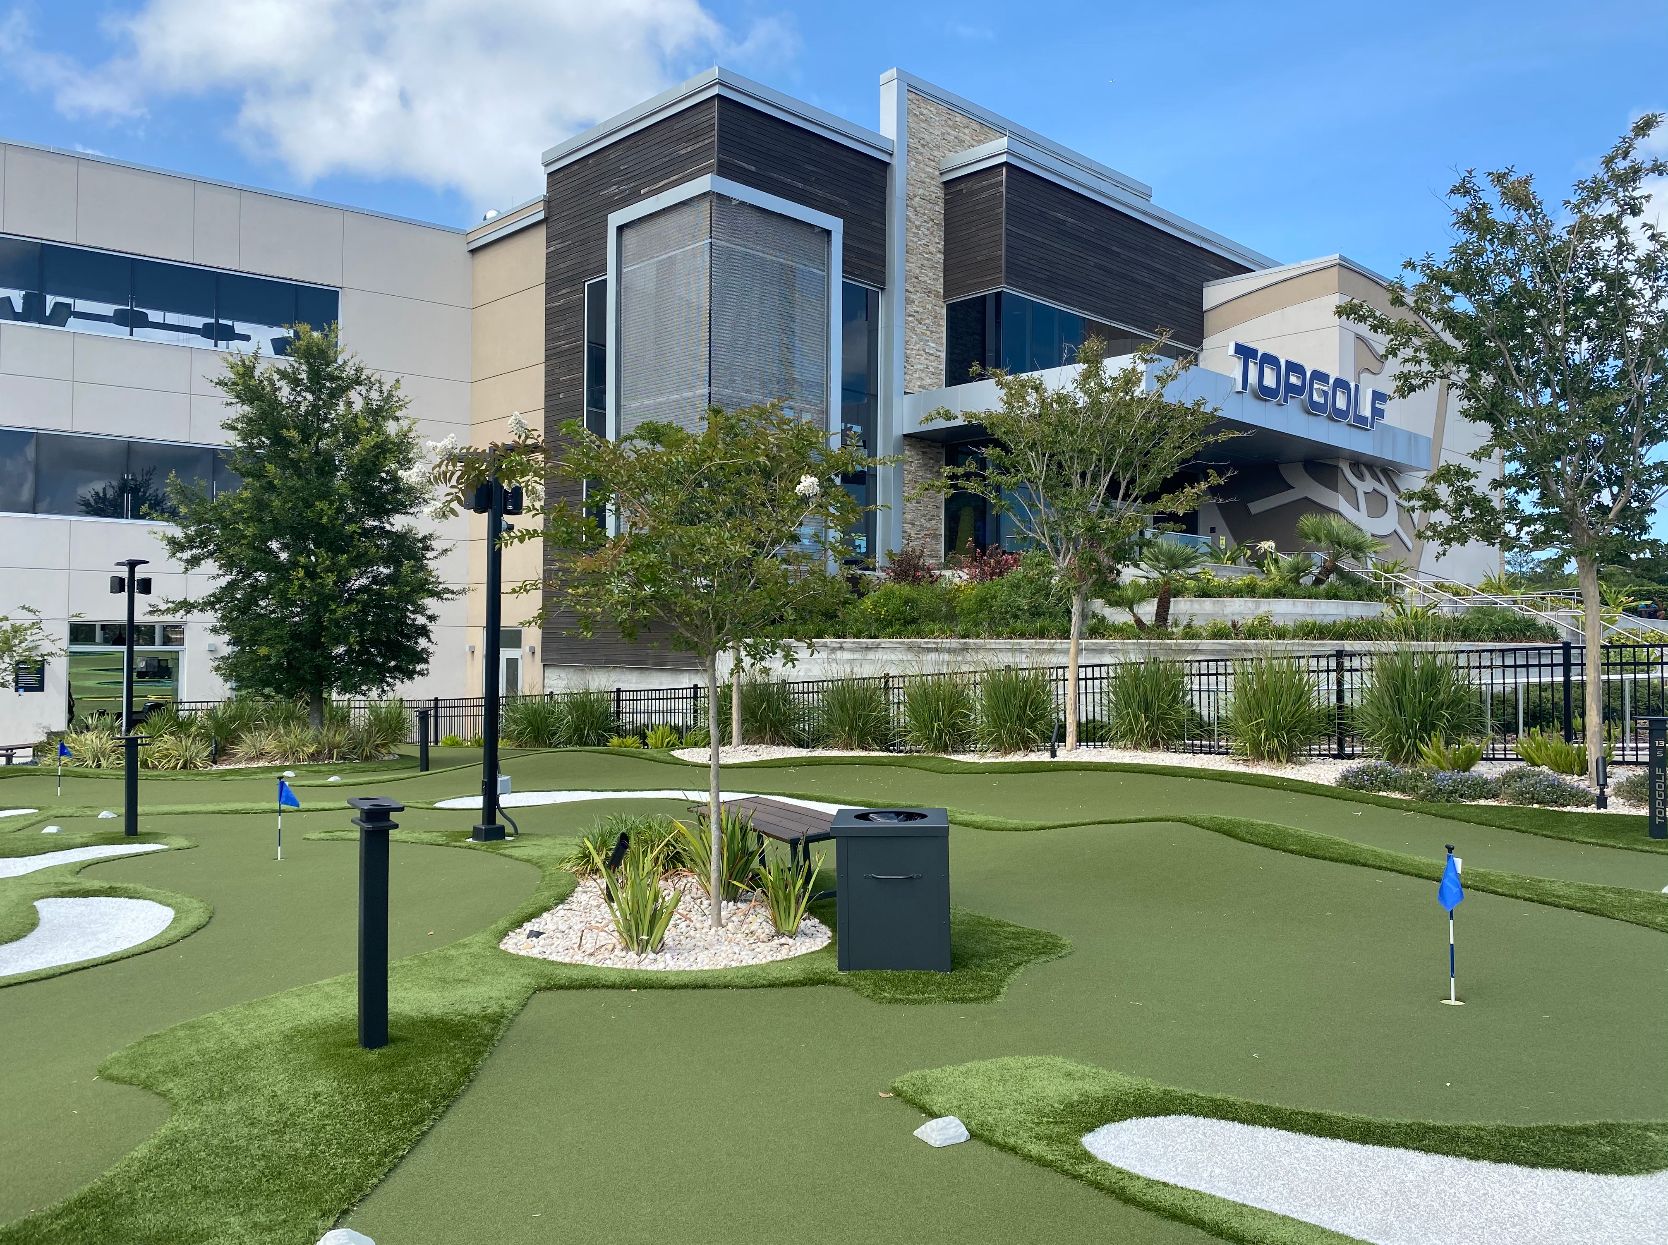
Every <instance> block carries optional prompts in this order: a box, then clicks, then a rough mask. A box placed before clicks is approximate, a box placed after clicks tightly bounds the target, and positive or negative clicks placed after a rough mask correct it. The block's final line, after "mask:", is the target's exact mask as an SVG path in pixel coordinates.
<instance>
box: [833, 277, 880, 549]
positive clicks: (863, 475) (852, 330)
mask: <svg viewBox="0 0 1668 1245" xmlns="http://www.w3.org/2000/svg"><path fill="white" fill-rule="evenodd" d="M841 330H842V331H841V341H840V433H841V436H842V437H843V438H844V440H845V443H846V444H848V445H856V446H859V447H861V448H862V449H863V450H864V451H865V452H868V453H873V452H874V450H875V445H876V435H875V407H876V404H877V402H878V400H879V391H880V294H879V293H878V292H877V291H875V290H871V289H869V288H868V287H867V286H863V285H858V284H856V283H855V282H852V281H847V282H844V283H843V286H842V290H841ZM840 483H841V484H842V485H843V486H844V487H845V489H846V491H847V492H849V493H850V494H851V495H852V497H853V498H854V499H855V500H856V501H857V503H858V504H859V505H861V506H867V505H869V504H870V503H871V502H873V500H874V497H873V487H874V482H873V480H872V479H871V478H870V476H869V473H868V472H863V471H859V472H854V473H852V474H851V475H848V476H846V477H845V478H844V479H842V480H841V481H840ZM851 539H852V547H853V552H854V553H855V554H856V556H857V558H858V559H859V560H860V561H864V562H868V561H872V560H873V557H874V543H875V516H874V514H873V513H872V512H871V513H869V514H865V515H864V516H863V521H862V523H861V525H860V526H859V527H858V528H857V529H855V530H854V531H853V532H852V533H851Z"/></svg>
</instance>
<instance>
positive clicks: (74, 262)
mask: <svg viewBox="0 0 1668 1245" xmlns="http://www.w3.org/2000/svg"><path fill="white" fill-rule="evenodd" d="M339 306H340V295H339V294H338V293H337V291H335V290H329V289H321V288H319V287H317V286H310V285H298V284H295V283H292V282H288V281H273V280H269V279H267V278H265V277H250V276H244V275H242V274H239V273H229V272H216V271H214V270H213V269H209V268H197V267H193V266H192V265H189V264H171V263H165V262H163V261H161V260H151V259H132V258H130V257H128V256H126V255H116V254H113V253H111V252H108V251H94V250H88V249H87V248H86V247H76V246H60V245H58V244H57V243H52V242H33V241H30V240H29V239H27V238H7V237H0V320H12V321H18V322H20V323H24V324H38V325H43V326H45V327H47V328H60V329H72V330H74V331H76V332H80V333H99V334H102V335H105V336H117V337H137V338H139V339H141V340H143V341H160V342H173V343H176V344H179V345H194V346H208V345H213V346H221V347H236V348H238V349H243V350H249V349H253V348H255V347H259V348H260V349H261V351H262V352H263V353H266V354H284V353H285V352H287V351H288V349H289V345H290V336H289V331H288V326H289V325H292V324H296V323H302V324H309V325H312V326H313V327H314V328H316V329H323V328H325V327H326V326H328V325H330V324H332V323H335V322H336V320H337V318H338V308H339Z"/></svg>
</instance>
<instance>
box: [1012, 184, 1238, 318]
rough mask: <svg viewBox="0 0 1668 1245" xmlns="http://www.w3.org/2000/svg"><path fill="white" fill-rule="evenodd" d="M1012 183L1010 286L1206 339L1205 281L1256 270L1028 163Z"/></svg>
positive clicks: (1077, 307) (1105, 314) (1083, 308)
mask: <svg viewBox="0 0 1668 1245" xmlns="http://www.w3.org/2000/svg"><path fill="white" fill-rule="evenodd" d="M1006 186H1007V194H1006V197H1005V207H1006V211H1005V213H1004V216H1005V220H1004V227H1005V248H1004V249H1005V264H1004V268H1005V271H1004V276H1005V278H1006V284H1007V287H1008V288H1009V289H1012V290H1018V291H1020V292H1021V293H1025V294H1031V295H1034V296H1035V297H1037V298H1042V299H1047V300H1048V301H1050V302H1055V303H1060V304H1062V305H1064V306H1067V307H1070V308H1072V309H1073V310H1076V311H1081V312H1084V313H1086V314H1088V315H1093V316H1103V317H1105V318H1106V319H1108V320H1114V321H1117V322H1119V323H1122V324H1128V325H1132V326H1134V327H1135V328H1138V329H1142V330H1145V331H1148V332H1152V331H1156V330H1158V329H1161V328H1165V329H1169V330H1170V331H1171V333H1172V334H1173V335H1174V336H1175V338H1176V339H1177V340H1178V341H1180V342H1183V343H1185V344H1187V345H1191V346H1197V345H1199V344H1200V343H1201V342H1202V341H1203V339H1204V335H1205V313H1204V286H1205V282H1207V281H1214V280H1217V279H1218V278H1220V277H1231V276H1234V275H1236V274H1238V273H1242V272H1249V271H1250V269H1248V268H1247V267H1246V266H1245V265H1244V264H1236V263H1235V262H1233V261H1232V260H1229V259H1224V258H1223V257H1222V256H1220V255H1217V254H1216V253H1215V252H1213V251H1207V250H1205V249H1204V248H1203V247H1199V246H1195V245H1193V243H1191V242H1187V241H1185V240H1183V239H1181V238H1178V237H1176V236H1175V235H1173V234H1169V233H1166V232H1164V231H1163V230H1162V229H1158V228H1155V227H1154V226H1152V225H1149V224H1148V223H1147V222H1145V221H1143V220H1139V219H1137V218H1136V217H1134V216H1130V215H1127V214H1125V213H1123V212H1120V211H1119V210H1118V209H1117V208H1114V207H1110V206H1108V205H1106V204H1103V203H1098V202H1096V201H1095V200H1093V199H1090V198H1087V197H1086V196H1084V195H1080V194H1077V193H1076V192H1074V191H1071V190H1067V189H1066V188H1065V187H1064V186H1059V185H1056V184H1055V183H1054V182H1051V181H1048V180H1047V179H1045V178H1042V177H1038V176H1037V175H1036V174H1034V173H1028V172H1026V171H1025V170H1023V169H1017V168H1013V167H1011V166H1010V167H1008V169H1007V178H1006Z"/></svg>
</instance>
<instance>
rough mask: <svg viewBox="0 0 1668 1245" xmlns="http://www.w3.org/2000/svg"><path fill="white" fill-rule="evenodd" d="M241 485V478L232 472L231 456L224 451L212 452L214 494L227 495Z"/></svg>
mask: <svg viewBox="0 0 1668 1245" xmlns="http://www.w3.org/2000/svg"><path fill="white" fill-rule="evenodd" d="M242 483H243V477H242V476H240V475H238V473H237V472H235V471H233V470H232V461H231V456H230V455H229V454H227V452H226V451H225V450H215V451H214V485H213V487H214V493H215V496H217V497H218V496H219V495H220V494H221V493H229V492H231V491H232V490H233V489H235V488H236V487H237V486H238V485H240V484H242Z"/></svg>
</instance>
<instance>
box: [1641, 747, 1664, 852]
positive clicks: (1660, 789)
mask: <svg viewBox="0 0 1668 1245" xmlns="http://www.w3.org/2000/svg"><path fill="white" fill-rule="evenodd" d="M1645 725H1646V727H1647V728H1648V729H1649V731H1650V735H1649V737H1648V742H1647V744H1646V747H1647V749H1648V751H1647V752H1646V753H1645V764H1646V766H1647V769H1646V771H1645V773H1646V774H1647V778H1646V780H1645V781H1646V784H1647V791H1646V800H1647V804H1646V813H1647V819H1646V822H1645V826H1646V833H1648V834H1649V835H1650V836H1651V838H1653V839H1668V717H1649V718H1646V719H1645Z"/></svg>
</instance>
